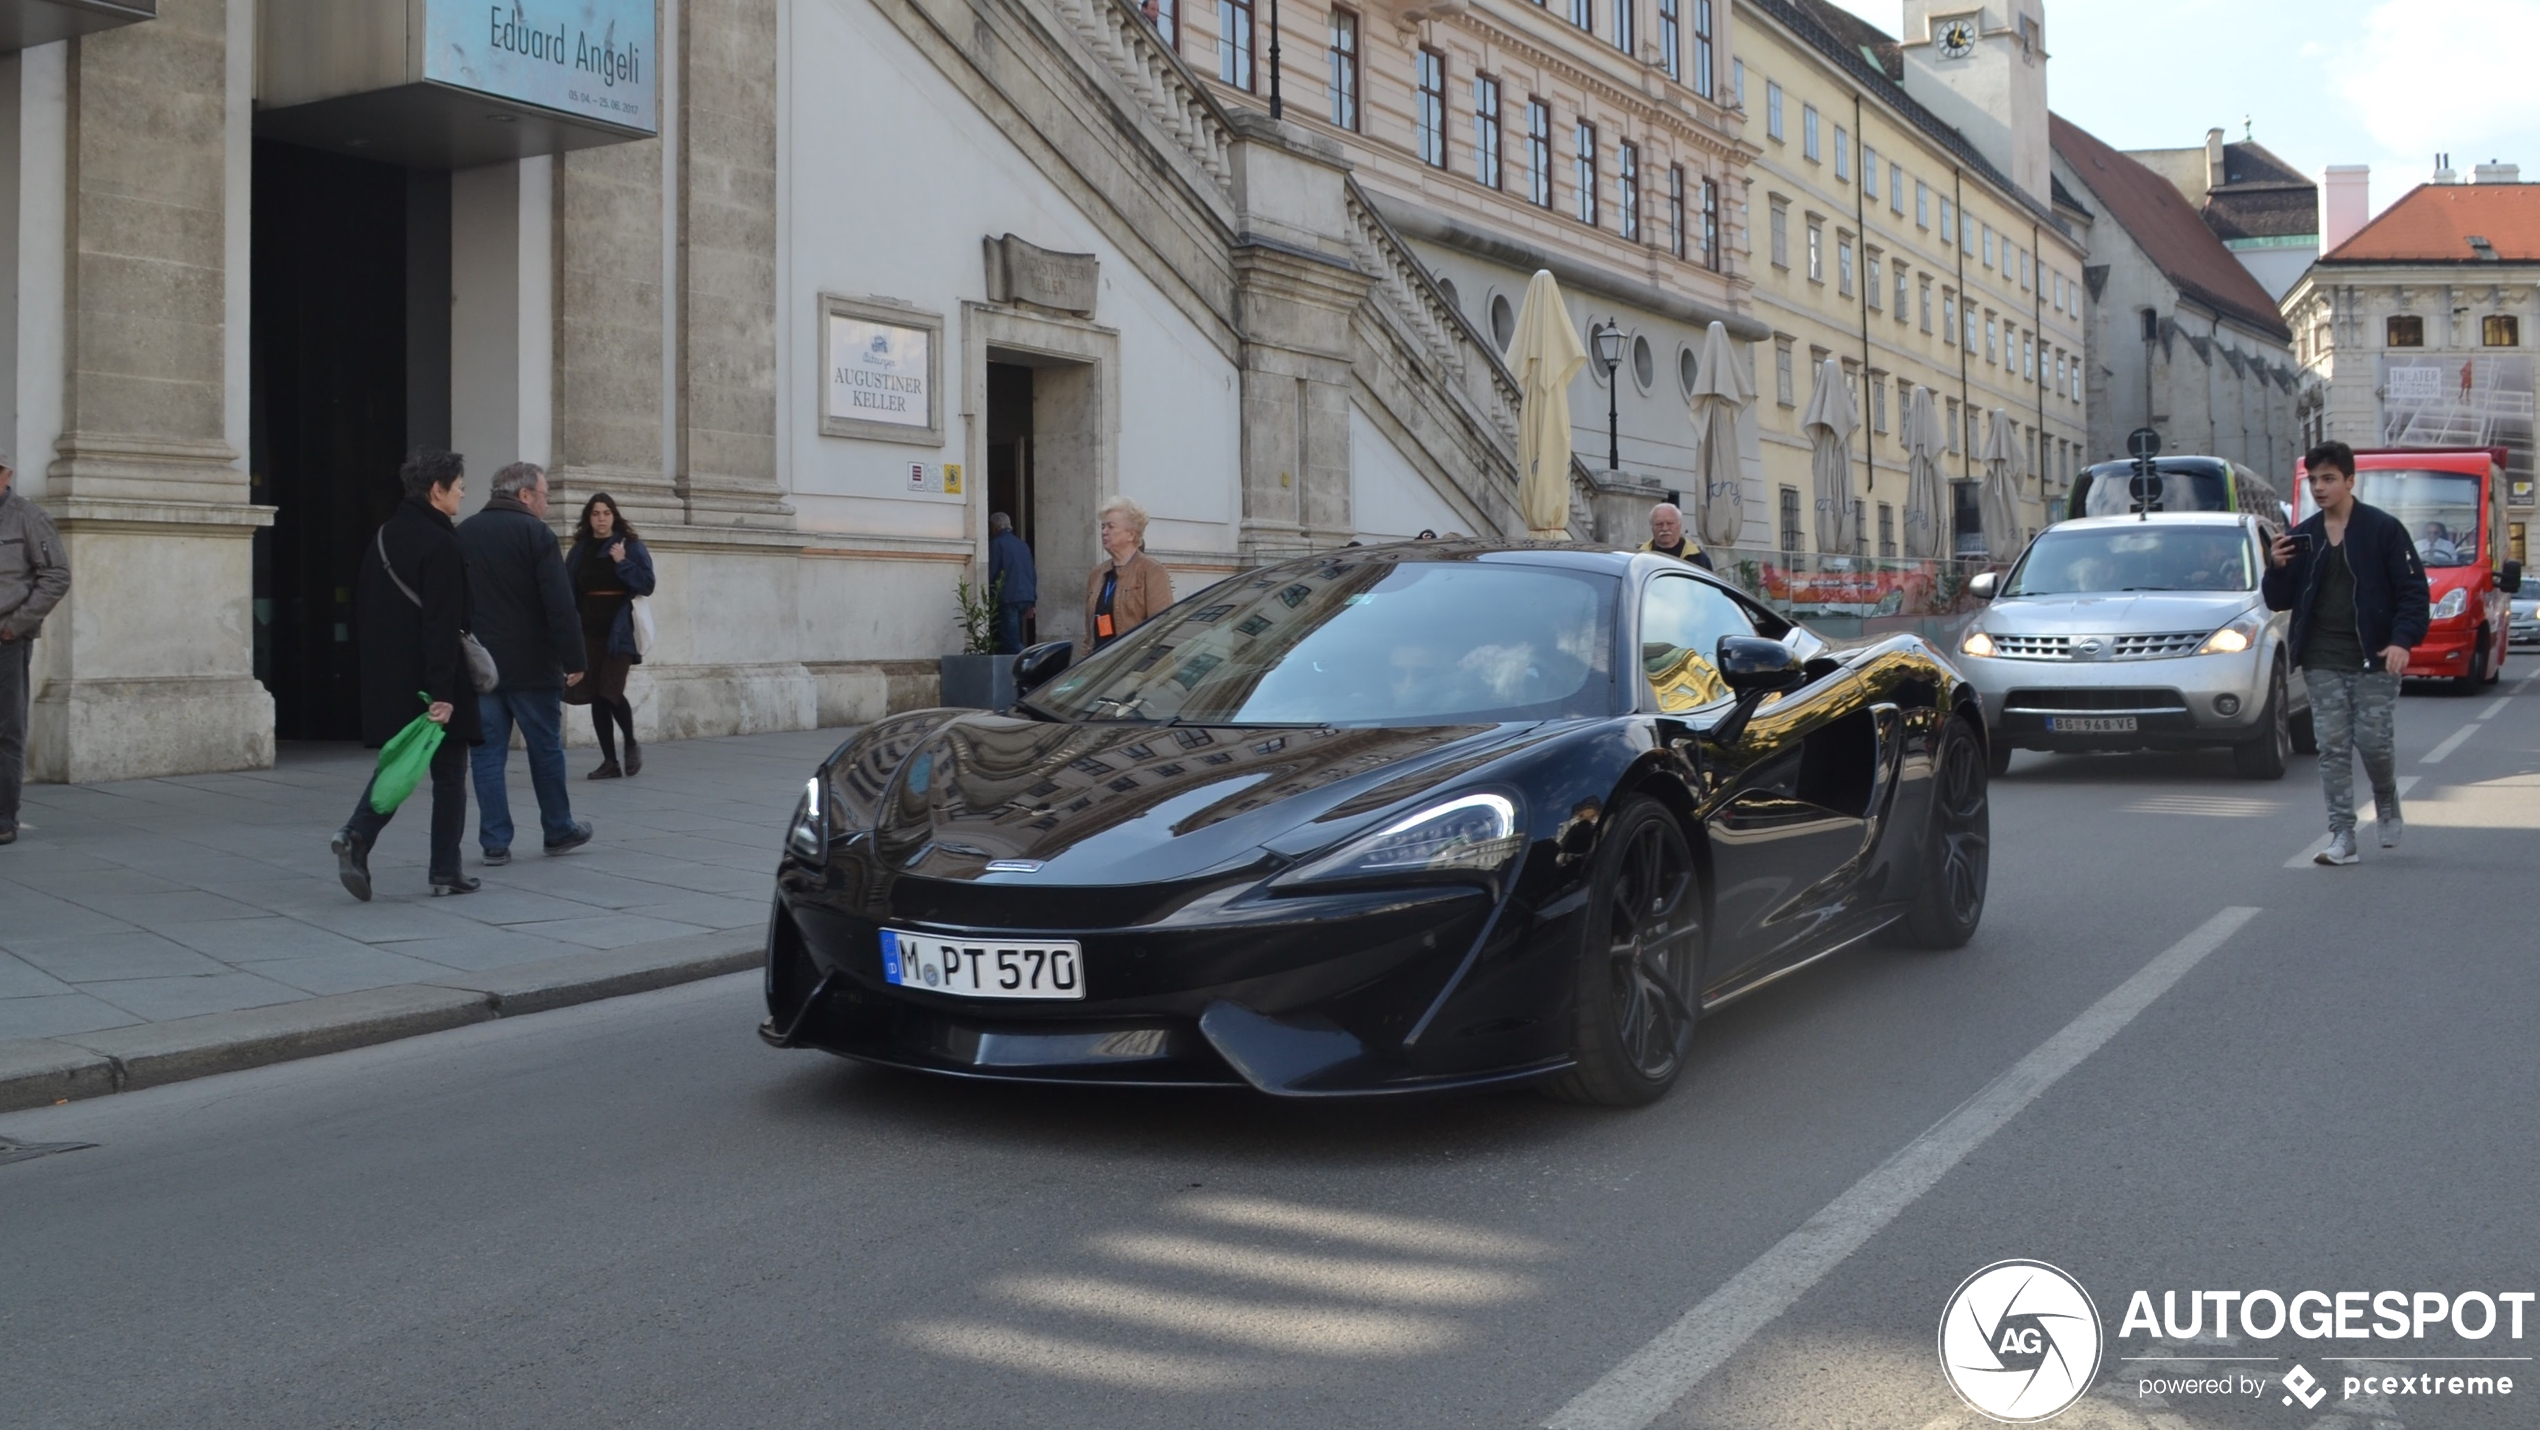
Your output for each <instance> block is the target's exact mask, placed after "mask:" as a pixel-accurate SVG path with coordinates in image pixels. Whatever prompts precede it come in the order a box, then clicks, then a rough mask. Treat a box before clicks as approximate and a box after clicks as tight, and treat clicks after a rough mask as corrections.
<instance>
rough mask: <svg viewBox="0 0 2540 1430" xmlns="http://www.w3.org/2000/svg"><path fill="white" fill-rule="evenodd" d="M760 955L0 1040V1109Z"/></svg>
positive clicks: (330, 1047) (565, 964)
mask: <svg viewBox="0 0 2540 1430" xmlns="http://www.w3.org/2000/svg"><path fill="white" fill-rule="evenodd" d="M764 949H765V944H764V942H763V941H762V939H761V937H760V936H759V935H758V934H756V933H741V934H729V933H727V934H701V935H697V936H695V937H691V938H679V939H665V940H663V941H662V942H659V943H649V944H638V945H635V946H634V947H632V948H621V949H610V950H606V951H602V952H594V953H579V954H569V955H566V956H564V957H561V958H550V959H542V960H540V961H538V962H536V963H526V964H522V965H520V966H518V967H516V968H505V969H497V970H493V971H490V972H487V973H483V974H473V975H470V974H457V973H454V974H453V975H452V976H451V977H450V978H447V979H444V980H440V981H437V982H433V983H405V984H397V985H395V986H392V987H387V988H370V989H364V990H362V991H360V992H358V993H337V994H331V995H329V996H326V997H323V998H304V999H302V1000H300V1001H299V1002H296V1003H277V1004H274V1005H272V1006H270V1007H265V1008H242V1009H239V1010H238V1011H236V1012H231V1013H205V1014H203V1015H201V1016H199V1017H193V1018H176V1019H171V1020H169V1021H167V1022H164V1023H143V1024H137V1025H135V1026H132V1027H128V1028H107V1029H103V1030H100V1031H98V1032H94V1033H75V1034H65V1035H61V1036H57V1037H52V1038H17V1039H12V1040H8V1041H5V1042H0V1112H14V1111H17V1110H20V1109H22V1108H29V1107H47V1106H50V1105H52V1104H54V1103H56V1102H67V1101H70V1100H72V1099H75V1098H86V1097H97V1096H101V1095H103V1094H106V1093H111V1092H132V1091H137V1090H139V1089H141V1088H145V1087H157V1086H160V1085H161V1084H164V1083H171V1082H182V1081H184V1080H186V1079H188V1078H197V1077H208V1076H210V1075H211V1074H213V1073H224V1072H239V1071H242V1070H244V1069H247V1068H256V1067H263V1066H265V1065H266V1064H268V1063H278V1062H287V1061H290V1060H292V1059H294V1058H309V1057H316V1056H319V1055H320V1054H323V1053H339V1052H343V1051H346V1050H347V1049H351V1048H359V1047H367V1046H369V1045H370V1044H372V1043H385V1042H392V1041H394V1040H396V1039H399V1038H411V1037H414V1036H416V1035H417V1034H421V1033H437V1032H440V1031H442V1030H443V1029H445V1028H458V1027H464V1026H466V1025H467V1024H470V1023H481V1022H485V1021H487V1020H489V1019H493V1018H509V1017H518V1016H521V1015H523V1014H527V1013H537V1012H543V1011H545V1010H547V1009H550V1008H563V1007H568V1006H570V1005H572V1004H575V1003H591V1002H596V1001H598V1000H600V999H603V998H615V997H619V996H622V995H624V994H628V993H642V992H646V991H648V990H651V989H655V988H668V987H670V986H672V985H674V984H679V983H689V982H693V981H695V980H697V979H700V978H713V977H716V976H718V975H721V974H725V973H738V972H740V971H742V970H744V969H748V968H754V967H756V966H757V965H758V963H759V962H760V960H761V958H762V957H763V956H764Z"/></svg>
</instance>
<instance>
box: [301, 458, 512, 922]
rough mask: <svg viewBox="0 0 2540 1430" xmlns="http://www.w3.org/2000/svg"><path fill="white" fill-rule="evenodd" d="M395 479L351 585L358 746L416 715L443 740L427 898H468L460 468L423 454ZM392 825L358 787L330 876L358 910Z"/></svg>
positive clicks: (471, 705)
mask: <svg viewBox="0 0 2540 1430" xmlns="http://www.w3.org/2000/svg"><path fill="white" fill-rule="evenodd" d="M397 479H398V480H399V481H400V482H401V483H403V484H404V486H405V489H406V499H405V500H404V501H402V502H400V503H398V505H397V510H396V511H395V512H394V513H392V514H391V515H390V516H389V518H388V522H387V524H386V525H384V526H382V527H380V528H379V532H378V534H377V535H375V536H373V537H372V538H371V539H370V541H369V542H367V543H365V544H364V546H363V548H362V569H361V574H360V575H359V576H358V577H356V578H355V580H354V586H353V625H354V630H355V633H356V640H357V644H356V647H355V649H356V651H357V653H358V654H359V655H360V658H361V667H362V743H363V744H364V745H366V746H368V747H370V748H371V749H374V750H375V749H378V748H379V747H380V746H382V745H385V744H387V743H388V742H389V741H390V740H391V739H394V738H395V737H396V734H397V732H398V731H400V730H403V729H404V728H406V726H407V725H409V724H411V723H413V721H414V718H415V716H416V715H417V714H421V715H423V716H424V717H426V718H427V719H429V720H431V721H432V722H433V723H434V724H436V725H439V726H441V727H442V728H443V730H444V731H446V732H447V733H446V734H445V735H444V737H443V739H442V741H441V747H440V748H439V749H438V750H435V751H434V752H433V755H432V867H431V879H432V892H433V894H434V895H435V896H436V897H438V896H439V895H442V894H472V893H474V892H476V890H477V888H478V883H477V881H476V880H474V879H471V878H469V877H468V876H467V875H466V874H465V873H463V872H461V870H460V868H459V836H460V835H462V834H464V833H466V832H467V751H468V747H469V746H471V745H473V744H475V743H476V742H477V741H479V740H481V739H483V738H484V729H483V726H482V725H481V724H480V723H479V720H478V716H477V708H476V687H475V686H474V685H473V684H471V683H470V682H469V679H468V669H467V654H466V652H465V651H464V650H463V649H461V647H460V644H459V637H460V636H461V635H462V634H463V633H464V632H466V631H467V630H468V628H469V619H470V617H469V612H468V591H467V557H466V556H465V555H464V554H462V553H461V552H460V550H459V538H458V531H457V528H456V527H455V526H454V525H453V523H452V521H451V518H453V517H455V516H457V515H458V514H459V503H460V502H461V501H462V500H464V499H465V498H466V496H467V472H466V466H465V464H464V463H462V462H461V461H460V460H459V454H458V453H456V452H444V451H442V450H441V449H439V448H437V447H425V448H422V449H420V450H418V451H417V452H416V453H415V454H414V455H413V456H411V457H408V458H407V459H406V464H405V465H404V466H403V467H401V468H399V469H398V472H397ZM418 697H420V699H418ZM374 778H376V775H374ZM388 818H389V816H388V815H385V814H381V813H380V812H378V811H377V810H375V809H373V808H371V803H370V786H369V785H368V784H364V785H363V787H362V797H361V800H360V801H359V802H358V803H356V804H355V805H354V806H353V817H352V818H351V819H348V820H346V821H345V822H344V827H343V828H342V829H339V830H337V831H336V832H335V839H334V841H333V843H332V845H331V846H330V847H331V848H333V849H334V851H335V872H336V876H337V877H338V878H341V879H342V880H343V881H344V887H345V889H346V890H347V891H349V892H350V893H351V894H352V896H353V897H354V898H357V899H360V900H362V901H364V902H368V901H369V899H370V850H371V846H372V845H374V844H376V843H378V842H379V832H380V831H381V830H383V829H385V828H387V827H388Z"/></svg>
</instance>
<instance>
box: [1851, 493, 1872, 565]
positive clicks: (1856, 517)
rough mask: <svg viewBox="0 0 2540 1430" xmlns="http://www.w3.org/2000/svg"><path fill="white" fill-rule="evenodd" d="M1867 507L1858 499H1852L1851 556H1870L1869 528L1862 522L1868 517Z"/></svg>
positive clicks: (1867, 504)
mask: <svg viewBox="0 0 2540 1430" xmlns="http://www.w3.org/2000/svg"><path fill="white" fill-rule="evenodd" d="M1869 505H1870V504H1869V503H1868V502H1865V501H1863V500H1861V499H1860V498H1859V497H1854V498H1853V499H1852V554H1853V555H1855V556H1867V555H1869V554H1870V528H1869V527H1868V525H1867V524H1865V522H1864V520H1863V518H1865V517H1867V516H1868V515H1869Z"/></svg>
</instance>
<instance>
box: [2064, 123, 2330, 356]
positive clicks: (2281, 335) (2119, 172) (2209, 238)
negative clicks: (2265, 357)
mask: <svg viewBox="0 0 2540 1430" xmlns="http://www.w3.org/2000/svg"><path fill="white" fill-rule="evenodd" d="M2049 123H2050V126H2051V127H2050V133H2051V135H2052V137H2053V140H2054V145H2055V153H2056V155H2057V157H2059V158H2061V159H2062V160H2063V161H2064V162H2065V163H2067V164H2069V165H2071V166H2072V169H2073V172H2074V173H2075V174H2077V175H2079V176H2080V177H2081V181H2082V182H2083V183H2085V184H2087V185H2089V186H2090V191H2091V192H2092V193H2094V194H2097V195H2098V196H2099V202H2100V205H2101V209H2102V214H2101V217H2102V218H2103V219H2104V220H2110V221H2113V222H2115V224H2116V225H2117V226H2118V227H2119V228H2122V229H2124V230H2125V232H2126V236H2127V237H2129V238H2131V239H2133V240H2134V242H2135V244H2136V246H2137V247H2139V248H2141V249H2142V250H2143V252H2144V254H2145V256H2147V257H2149V258H2150V259H2151V260H2152V262H2153V263H2154V264H2155V265H2157V266H2158V267H2159V268H2160V270H2161V274H2162V276H2163V277H2166V278H2168V279H2169V280H2170V282H2171V283H2173V284H2175V285H2177V287H2178V290H2179V292H2181V293H2183V294H2185V295H2187V296H2188V297H2189V298H2192V299H2194V300H2195V301H2197V302H2199V303H2202V304H2204V305H2205V306H2206V307H2208V308H2211V309H2213V310H2214V311H2216V312H2218V313H2221V314H2223V315H2224V316H2226V317H2230V318H2235V319H2238V320H2239V321H2241V322H2244V323H2247V324H2248V325H2249V326H2250V327H2252V328H2255V329H2257V330H2258V331H2259V332H2262V333H2265V334H2267V335H2268V336H2270V337H2273V338H2275V339H2276V340H2277V341H2279V342H2287V343H2289V342H2291V341H2292V340H2293V330H2292V329H2290V328H2288V327H2286V326H2285V325H2284V315H2283V314H2281V313H2279V312H2277V311H2276V306H2275V300H2274V299H2272V298H2269V297H2268V296H2267V290H2266V289H2264V288H2262V287H2260V286H2259V285H2258V280H2257V279H2255V278H2253V277H2251V276H2250V275H2249V270H2248V269H2246V268H2243V267H2241V266H2240V260H2239V259H2236V258H2234V257H2232V256H2231V250H2230V249H2228V248H2225V247H2223V244H2222V240H2221V239H2219V238H2216V237H2215V236H2214V231H2213V230H2212V229H2210V228H2208V227H2206V226H2205V219H2204V216H2203V215H2201V214H2199V213H2197V212H2196V208H2195V206H2194V205H2193V204H2190V203H2189V202H2188V201H2187V196H2186V195H2185V194H2182V193H2180V192H2179V191H2178V186H2177V185H2175V184H2172V183H2171V182H2170V181H2169V180H2167V179H2164V178H2162V177H2161V176H2160V175H2158V174H2156V173H2153V172H2152V171H2151V170H2150V169H2147V168H2145V167H2144V166H2143V165H2142V164H2140V163H2138V162H2136V161H2135V160H2133V159H2129V158H2127V157H2126V156H2125V155H2123V154H2120V153H2118V152H2117V151H2116V150H2114V149H2111V148H2109V147H2108V146H2107V145H2106V144H2105V143H2103V142H2101V141H2100V139H2099V138H2098V136H2096V135H2094V134H2092V133H2091V132H2090V131H2088V130H2086V129H2084V128H2082V127H2081V126H2080V125H2078V124H2075V123H2073V122H2072V121H2071V120H2069V119H2066V118H2065V117H2064V116H2062V115H2060V114H2057V115H2052V116H2050V118H2049Z"/></svg>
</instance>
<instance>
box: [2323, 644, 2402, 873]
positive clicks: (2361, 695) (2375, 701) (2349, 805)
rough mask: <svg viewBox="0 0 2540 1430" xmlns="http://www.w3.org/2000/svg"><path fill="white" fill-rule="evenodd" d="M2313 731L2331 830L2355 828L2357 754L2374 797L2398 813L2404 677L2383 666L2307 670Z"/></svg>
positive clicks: (2381, 807)
mask: <svg viewBox="0 0 2540 1430" xmlns="http://www.w3.org/2000/svg"><path fill="white" fill-rule="evenodd" d="M2302 682H2303V684H2305V685H2307V686H2309V687H2310V691H2311V731H2312V733H2313V734H2315V735H2317V736H2318V737H2319V746H2320V788H2321V789H2322V790H2323V791H2324V792H2326V793H2327V795H2328V829H2329V832H2330V833H2332V834H2335V833H2340V832H2343V831H2348V830H2352V829H2353V828H2354V827H2355V756H2356V755H2359V754H2360V755H2362V756H2363V757H2364V775H2365V777H2366V778H2368V779H2370V780H2371V781H2372V802H2373V804H2374V805H2375V806H2376V807H2377V808H2378V810H2379V812H2380V813H2381V814H2382V816H2383V817H2385V818H2387V817H2389V816H2392V815H2396V814H2397V813H2398V812H2399V781H2398V776H2397V772H2396V770H2395V766H2396V764H2397V756H2396V754H2395V753H2394V751H2393V748H2392V746H2393V744H2394V742H2395V739H2396V736H2395V734H2394V728H2393V727H2394V726H2395V724H2396V721H2397V716H2398V712H2399V677H2397V676H2395V675H2391V674H2388V673H2387V672H2384V671H2378V670H2305V671H2303V672H2302Z"/></svg>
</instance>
